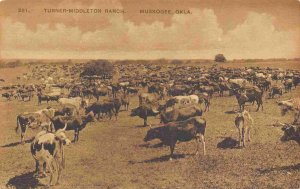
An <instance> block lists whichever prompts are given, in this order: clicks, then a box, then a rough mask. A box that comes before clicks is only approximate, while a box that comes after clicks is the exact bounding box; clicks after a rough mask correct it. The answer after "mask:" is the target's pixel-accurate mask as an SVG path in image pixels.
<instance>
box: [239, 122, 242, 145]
mask: <svg viewBox="0 0 300 189" xmlns="http://www.w3.org/2000/svg"><path fill="white" fill-rule="evenodd" d="M239 124H240V123H239ZM240 126H241V125H239V126H238V130H239V147H242V135H243V134H242V129H241V128H240Z"/></svg>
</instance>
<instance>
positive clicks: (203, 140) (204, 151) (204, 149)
mask: <svg viewBox="0 0 300 189" xmlns="http://www.w3.org/2000/svg"><path fill="white" fill-rule="evenodd" d="M198 140H199V139H198ZM200 140H201V141H202V145H203V155H206V147H205V139H204V135H203V134H200Z"/></svg>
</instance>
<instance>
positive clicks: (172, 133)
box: [1, 64, 300, 185]
mask: <svg viewBox="0 0 300 189" xmlns="http://www.w3.org/2000/svg"><path fill="white" fill-rule="evenodd" d="M83 68H84V64H75V65H74V64H30V65H29V70H30V71H29V72H27V73H24V74H23V75H20V76H18V77H17V80H16V81H17V83H18V84H10V85H3V86H1V91H2V99H3V100H4V101H22V103H24V104H26V103H27V102H30V101H34V103H35V106H41V105H45V104H48V105H47V108H40V110H39V111H33V112H23V113H21V114H19V115H16V127H15V129H16V131H17V133H19V134H20V136H21V139H20V140H21V143H22V144H24V143H25V141H26V140H27V139H28V138H27V137H26V132H27V130H28V129H33V128H35V129H37V128H38V129H40V131H39V132H38V133H37V134H36V136H35V137H34V139H33V141H32V143H31V148H30V149H31V153H32V156H33V158H34V160H35V162H36V177H41V178H42V177H46V175H47V173H49V174H50V182H49V184H50V185H55V184H57V183H58V181H59V178H60V175H61V171H62V169H63V168H64V164H65V163H64V159H65V153H64V145H70V143H71V141H70V140H69V139H68V138H67V136H66V135H65V132H66V131H69V130H71V131H72V130H73V131H74V139H73V143H77V142H80V137H79V133H80V132H84V128H85V127H86V126H88V124H89V123H90V122H98V121H102V120H118V119H119V112H120V111H130V112H129V115H130V116H131V117H135V116H137V117H139V118H141V120H142V121H143V126H145V127H149V130H148V131H147V133H145V138H144V141H145V142H147V141H150V140H153V139H159V140H161V141H162V143H163V144H165V145H167V146H169V147H170V151H171V153H170V156H169V159H170V160H172V158H173V152H174V149H175V144H176V142H177V141H181V142H185V141H190V140H193V139H194V140H195V141H196V142H197V151H196V154H198V148H199V143H200V141H201V142H202V144H203V145H202V148H203V154H204V155H205V154H206V153H207V151H206V147H205V130H206V127H210V123H209V122H207V121H206V119H205V118H204V117H205V114H207V113H208V112H209V111H210V105H211V104H212V103H213V102H214V98H224V96H233V97H234V98H232V99H234V100H235V101H236V105H237V107H236V108H235V110H234V112H235V113H236V117H235V120H232V123H233V124H235V126H236V127H237V129H238V133H239V136H240V137H239V144H238V146H239V147H241V148H242V147H245V146H246V138H247V140H248V141H250V139H251V137H250V130H251V127H252V125H253V124H255V116H251V115H250V114H251V112H253V111H271V110H269V109H266V108H264V103H265V102H266V101H268V100H270V99H274V98H278V97H279V96H280V99H281V100H280V101H279V100H278V101H276V102H277V104H278V109H280V110H281V113H282V116H284V115H285V114H286V113H289V114H291V113H292V114H293V116H294V117H293V120H291V121H290V122H289V123H280V122H278V123H276V124H279V125H280V126H281V127H282V130H283V136H282V140H296V141H297V142H299V143H300V96H299V95H298V98H292V99H289V98H288V94H289V93H291V91H292V90H294V89H295V88H296V87H297V85H298V84H299V83H300V71H299V70H291V69H287V70H283V69H277V68H269V67H268V68H260V67H248V68H247V67H245V68H224V67H222V66H216V65H214V66H211V67H204V66H176V65H150V64H136V65H133V64H124V65H122V64H114V73H115V74H114V75H113V77H105V78H104V77H100V76H84V77H81V76H80V73H81V72H82V70H83ZM1 81H2V82H4V81H5V78H3V79H1ZM133 99H136V100H137V101H138V106H137V107H133V106H132V103H131V102H132V100H133ZM282 99H285V100H282ZM272 102H273V101H272ZM248 103H250V104H252V105H250V106H249V104H248ZM274 103H275V102H274ZM252 106H254V107H255V108H252ZM248 107H249V108H248ZM254 109H255V110H254ZM149 117H155V118H159V119H160V124H151V123H150V121H149V119H148V118H149ZM278 119H280V117H279V118H278ZM142 121H141V123H142ZM29 153H30V152H29ZM67 155H68V154H66V156H67ZM55 175H56V176H55Z"/></svg>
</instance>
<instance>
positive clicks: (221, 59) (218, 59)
mask: <svg viewBox="0 0 300 189" xmlns="http://www.w3.org/2000/svg"><path fill="white" fill-rule="evenodd" d="M215 62H226V58H225V56H224V55H223V54H217V55H216V56H215Z"/></svg>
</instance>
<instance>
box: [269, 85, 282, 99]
mask: <svg viewBox="0 0 300 189" xmlns="http://www.w3.org/2000/svg"><path fill="white" fill-rule="evenodd" d="M276 94H278V95H280V96H282V94H283V92H282V88H281V87H278V86H273V87H272V88H271V90H270V93H269V97H270V98H274V96H275V95H276Z"/></svg>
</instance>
